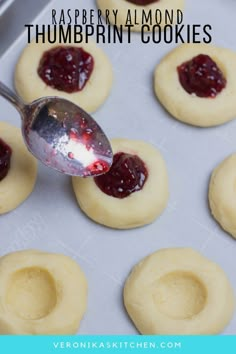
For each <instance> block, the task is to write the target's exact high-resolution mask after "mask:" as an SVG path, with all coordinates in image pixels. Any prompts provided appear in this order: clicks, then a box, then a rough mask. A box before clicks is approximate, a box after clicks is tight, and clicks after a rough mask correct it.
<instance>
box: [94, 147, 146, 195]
mask: <svg viewBox="0 0 236 354" xmlns="http://www.w3.org/2000/svg"><path fill="white" fill-rule="evenodd" d="M147 177H148V171H147V169H146V167H145V165H144V163H143V161H142V160H141V159H140V158H139V157H138V156H136V155H130V154H126V153H124V152H119V153H117V154H115V155H114V158H113V164H112V167H111V169H110V170H109V172H108V173H106V174H104V175H102V176H98V177H95V178H94V180H95V183H96V185H97V186H98V187H99V188H100V189H101V190H102V191H103V192H104V193H106V194H107V195H110V196H112V197H115V198H120V199H122V198H126V197H128V196H129V195H130V194H131V193H134V192H138V191H140V190H141V189H142V188H143V186H144V184H145V182H146V180H147Z"/></svg>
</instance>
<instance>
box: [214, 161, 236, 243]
mask: <svg viewBox="0 0 236 354" xmlns="http://www.w3.org/2000/svg"><path fill="white" fill-rule="evenodd" d="M235 183H236V154H233V155H231V156H229V157H228V158H227V159H225V160H224V161H223V162H222V163H221V164H220V165H219V166H218V167H217V168H215V170H214V171H213V173H212V176H211V180H210V186H209V205H210V209H211V212H212V215H213V216H214V218H215V219H216V220H217V221H218V223H219V224H220V225H221V226H222V228H223V229H224V230H225V231H227V232H228V233H229V234H231V235H232V236H233V237H234V238H236V202H235Z"/></svg>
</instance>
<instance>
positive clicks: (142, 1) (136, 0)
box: [127, 0, 159, 6]
mask: <svg viewBox="0 0 236 354" xmlns="http://www.w3.org/2000/svg"><path fill="white" fill-rule="evenodd" d="M127 1H128V2H131V3H132V4H135V5H141V6H146V5H150V4H153V3H154V2H158V1H159V0H127Z"/></svg>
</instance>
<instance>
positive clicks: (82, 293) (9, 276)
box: [0, 250, 87, 334]
mask: <svg viewBox="0 0 236 354" xmlns="http://www.w3.org/2000/svg"><path fill="white" fill-rule="evenodd" d="M86 304H87V282H86V279H85V276H84V274H83V272H82V271H81V269H80V267H79V266H78V264H77V263H76V262H75V261H73V260H72V259H71V258H69V257H67V256H64V255H60V254H53V253H44V252H41V251H36V250H27V251H20V252H16V253H11V254H8V255H6V256H4V257H2V258H0V333H1V334H74V333H76V332H77V330H78V327H79V324H80V321H81V319H82V317H83V315H84V313H85V309H86Z"/></svg>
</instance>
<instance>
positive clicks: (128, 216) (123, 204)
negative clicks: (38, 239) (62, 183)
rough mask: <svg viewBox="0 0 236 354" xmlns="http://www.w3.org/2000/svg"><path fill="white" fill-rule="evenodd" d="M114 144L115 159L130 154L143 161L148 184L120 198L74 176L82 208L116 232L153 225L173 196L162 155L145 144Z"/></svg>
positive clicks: (126, 180) (126, 179)
mask: <svg viewBox="0 0 236 354" xmlns="http://www.w3.org/2000/svg"><path fill="white" fill-rule="evenodd" d="M111 145H112V150H113V153H114V158H115V156H116V155H117V156H118V155H119V154H120V153H126V154H130V155H132V156H137V157H138V158H140V159H141V161H142V163H144V165H145V168H146V171H147V173H148V176H147V178H146V180H145V184H144V185H143V187H142V188H141V189H140V190H137V191H135V192H133V193H131V194H129V195H127V196H126V197H123V198H119V197H114V196H113V195H108V194H106V193H104V192H103V190H102V189H101V188H100V187H98V185H97V183H95V179H92V178H87V179H82V178H78V177H73V178H72V183H73V188H74V192H75V195H76V198H77V201H78V204H79V206H80V207H81V209H82V210H83V211H84V213H85V214H87V216H88V217H90V218H91V219H92V220H94V221H96V222H97V223H99V224H102V225H105V226H108V227H111V228H115V229H130V228H135V227H139V226H143V225H146V224H149V223H151V222H153V221H154V220H155V219H156V218H157V217H158V216H159V215H160V214H161V213H162V211H163V210H164V209H165V207H166V204H167V201H168V195H169V192H168V176H167V170H166V165H165V162H164V160H163V158H162V156H161V154H160V153H159V152H158V151H157V150H156V149H155V148H154V147H153V146H152V145H150V144H148V143H145V142H143V141H136V140H128V139H113V140H112V142H111ZM113 165H114V164H113ZM120 171H121V170H120ZM120 171H118V174H119V173H120ZM129 172H130V171H129ZM122 173H123V172H121V175H120V180H121V182H122V183H124V186H125V185H126V183H130V180H129V178H130V177H126V176H125V175H124V176H123V175H122ZM132 173H133V172H131V179H132ZM108 174H109V172H108ZM105 176H106V177H107V174H106V175H105ZM108 176H110V175H108ZM142 177H143V176H142ZM98 178H100V177H98ZM119 186H120V184H119ZM108 187H109V185H108ZM120 187H121V186H120Z"/></svg>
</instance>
